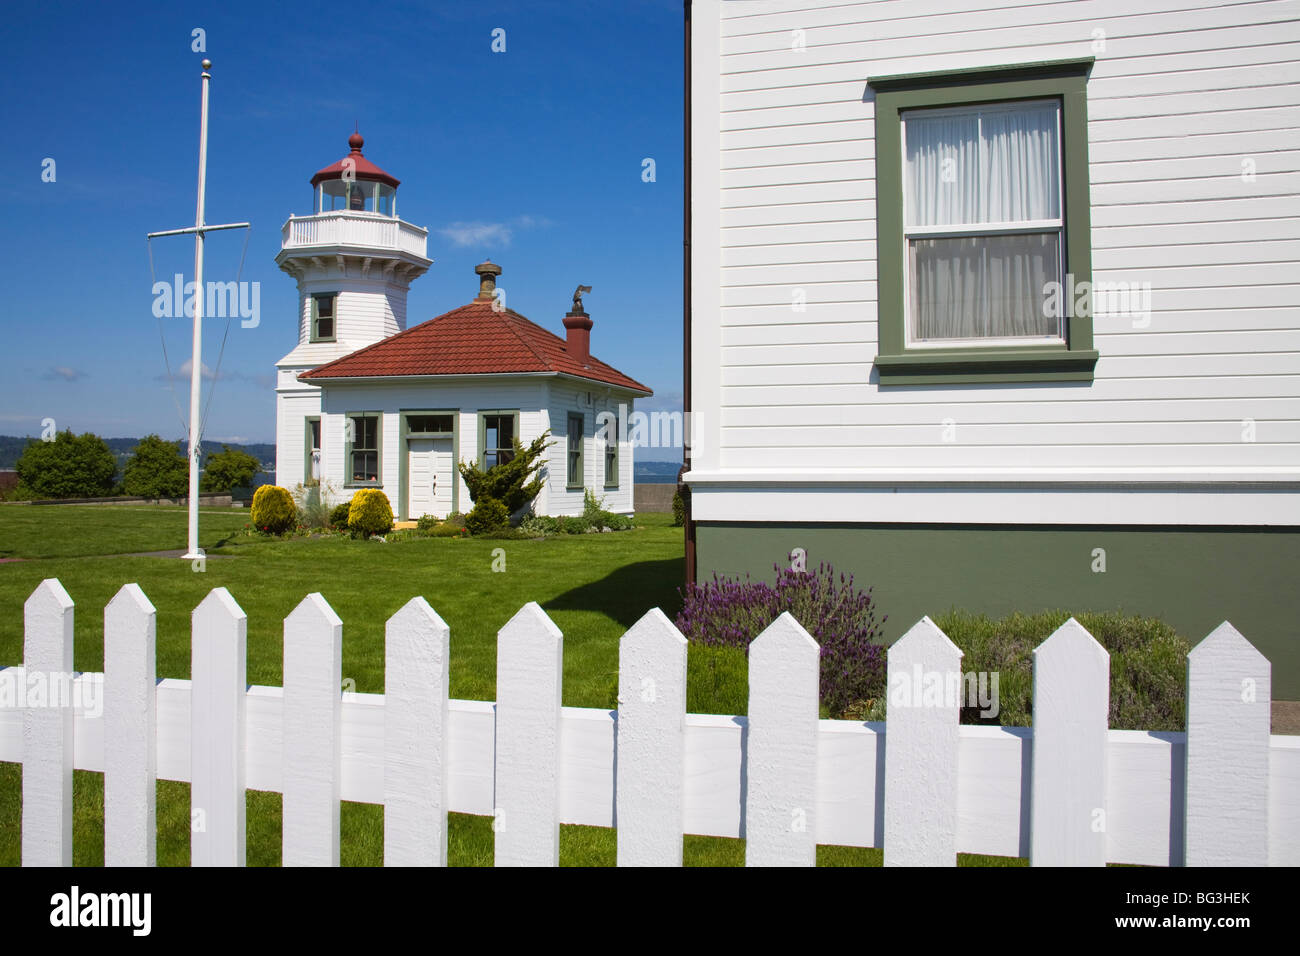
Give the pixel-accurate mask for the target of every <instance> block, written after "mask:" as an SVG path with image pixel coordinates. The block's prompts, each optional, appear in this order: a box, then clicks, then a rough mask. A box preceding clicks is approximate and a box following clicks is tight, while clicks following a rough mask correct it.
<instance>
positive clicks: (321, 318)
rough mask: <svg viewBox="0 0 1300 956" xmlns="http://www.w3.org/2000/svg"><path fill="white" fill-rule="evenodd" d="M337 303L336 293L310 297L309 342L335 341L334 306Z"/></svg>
mask: <svg viewBox="0 0 1300 956" xmlns="http://www.w3.org/2000/svg"><path fill="white" fill-rule="evenodd" d="M337 301H338V293H337V292H328V293H322V294H319V295H313V296H312V297H311V340H312V341H313V342H333V341H335V335H334V305H335V303H336V302H337Z"/></svg>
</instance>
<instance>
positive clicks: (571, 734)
mask: <svg viewBox="0 0 1300 956" xmlns="http://www.w3.org/2000/svg"><path fill="white" fill-rule="evenodd" d="M74 610H75V609H74V605H73V601H72V599H71V598H70V597H69V596H68V594H67V592H66V591H65V590H64V588H63V586H62V585H61V584H60V583H59V582H58V581H57V580H56V579H48V580H46V581H44V582H42V584H41V585H40V586H38V587H37V588H36V589H35V590H34V591H33V592H32V593H31V595H30V596H29V597H28V599H27V601H26V603H25V605H24V662H23V665H22V666H19V667H0V761H19V762H21V763H22V764H23V772H22V798H23V804H22V821H21V822H22V835H21V838H20V839H21V854H22V855H21V860H22V863H23V865H24V866H32V865H70V864H71V862H72V856H73V854H72V849H73V848H72V823H73V814H72V809H73V808H72V780H73V768H74V767H75V768H77V769H80V770H87V771H92V772H99V771H102V772H103V774H104V814H103V817H104V837H105V862H106V863H107V864H108V865H110V866H122V865H149V864H153V863H155V862H156V850H155V845H156V842H157V819H156V817H157V810H156V806H155V804H154V793H155V792H156V791H155V787H156V779H157V777H158V776H159V775H160V774H161V775H162V776H164V777H166V778H167V779H169V780H179V781H185V780H188V781H189V782H190V784H191V808H192V811H193V819H192V826H191V831H192V832H191V862H192V864H193V865H194V866H214V865H221V866H234V865H243V864H244V862H245V859H246V854H245V840H246V833H245V819H244V818H245V800H246V792H245V784H246V782H247V783H249V784H251V785H252V786H254V787H256V788H258V789H264V790H269V791H276V792H280V793H282V794H283V832H284V843H283V862H284V864H285V865H287V866H293V865H324V864H333V865H337V864H338V863H339V857H340V833H339V810H340V806H339V801H340V798H341V797H345V798H346V799H348V800H358V801H362V802H366V803H373V804H377V805H381V806H383V807H384V814H385V827H384V834H385V843H384V861H385V863H386V864H388V865H431V864H432V865H445V864H446V861H447V825H446V824H447V819H446V814H447V813H448V811H450V810H453V809H454V810H456V811H457V812H461V813H473V814H488V813H492V814H493V815H494V817H495V819H494V821H493V830H494V831H495V834H496V837H495V840H496V849H495V854H496V863H497V864H498V865H503V866H504V865H530V866H554V865H556V864H558V862H559V834H560V820H561V819H563V820H565V821H566V822H569V823H574V824H583V825H589V826H603V827H608V826H611V825H613V826H615V827H616V828H617V835H616V840H617V844H618V864H619V865H620V866H633V865H681V863H682V855H683V854H682V849H683V848H682V838H683V833H693V834H695V833H698V834H705V835H710V836H723V837H737V836H739V837H742V838H744V839H745V840H746V864H747V865H750V866H757V865H774V864H775V865H796V864H797V865H812V864H814V863H815V862H816V842H817V840H818V839H820V840H822V842H825V843H830V844H843V845H849V846H877V847H883V849H884V860H885V863H886V865H889V866H897V865H943V866H951V865H953V863H955V861H956V855H957V851H958V849H960V850H961V851H962V852H966V853H994V854H998V855H1002V854H1012V855H1021V856H1025V855H1028V856H1029V857H1030V860H1031V863H1032V864H1034V865H1038V866H1042V865H1073V866H1077V865H1100V864H1103V863H1105V862H1107V861H1111V862H1117V863H1135V864H1141V865H1165V864H1174V865H1178V864H1183V865H1223V864H1229V865H1266V864H1273V865H1285V864H1286V863H1288V862H1289V861H1290V860H1291V858H1292V857H1293V856H1294V855H1295V854H1294V851H1293V849H1292V847H1293V846H1294V845H1295V843H1296V840H1295V839H1294V837H1295V834H1296V832H1297V831H1298V827H1297V824H1296V821H1297V820H1300V796H1298V792H1297V790H1296V788H1295V787H1293V786H1290V783H1291V782H1293V781H1295V780H1298V779H1300V745H1298V744H1297V743H1296V738H1293V737H1287V736H1271V735H1270V732H1269V731H1270V726H1269V724H1270V716H1271V714H1270V705H1271V699H1270V690H1271V677H1272V674H1271V666H1270V664H1269V662H1268V660H1267V659H1266V658H1265V657H1264V656H1263V655H1262V654H1260V653H1259V652H1258V651H1257V650H1256V649H1255V648H1254V647H1253V646H1251V644H1250V643H1249V642H1248V641H1247V640H1246V639H1245V638H1244V637H1243V636H1242V635H1241V634H1240V633H1238V632H1237V631H1236V629H1234V628H1233V627H1232V625H1231V624H1228V623H1226V622H1225V623H1224V624H1223V625H1221V626H1220V627H1218V628H1216V629H1215V630H1214V632H1213V633H1212V634H1210V635H1209V636H1208V637H1207V638H1206V639H1205V640H1204V641H1202V642H1201V643H1200V644H1199V645H1197V647H1196V648H1194V649H1193V650H1192V651H1191V652H1190V653H1189V654H1188V655H1187V703H1186V708H1187V710H1186V715H1187V731H1186V733H1157V732H1148V731H1135V730H1110V729H1109V728H1108V727H1107V711H1108V709H1109V708H1108V702H1109V657H1108V655H1107V654H1106V651H1105V649H1104V648H1102V647H1101V646H1100V645H1099V644H1098V643H1097V642H1096V641H1094V640H1093V639H1092V637H1091V636H1090V635H1089V634H1088V633H1087V631H1086V630H1084V629H1083V628H1082V627H1081V626H1080V625H1079V623H1078V622H1077V621H1075V620H1074V619H1073V618H1072V619H1070V620H1069V621H1067V622H1066V623H1065V624H1064V625H1062V627H1060V628H1059V629H1058V630H1057V631H1056V632H1055V633H1054V634H1052V635H1051V637H1049V638H1048V639H1047V640H1046V641H1044V642H1043V643H1042V644H1041V645H1040V646H1039V647H1037V648H1036V649H1035V650H1034V714H1035V719H1034V727H1033V728H1031V729H1026V728H1015V727H961V726H959V717H960V708H961V706H962V699H961V698H962V695H963V692H965V693H966V694H969V693H970V691H971V690H973V689H976V688H978V690H979V695H978V696H979V697H980V699H981V705H982V706H983V705H984V704H986V703H987V699H986V697H985V694H984V685H983V683H976V688H972V687H971V683H972V681H971V678H973V677H975V676H976V675H970V674H967V675H963V674H962V673H961V670H960V668H961V660H962V653H961V651H960V650H959V649H958V648H957V647H955V646H954V645H953V644H952V642H951V641H949V640H948V638H947V637H946V636H945V635H944V634H943V632H942V631H941V630H939V628H938V627H936V626H935V624H934V623H933V622H932V621H931V620H930V619H929V618H922V619H921V621H919V622H918V623H917V624H916V625H915V626H914V627H913V628H912V629H911V630H909V631H908V632H907V634H906V635H905V636H904V637H903V638H902V639H901V640H899V641H898V642H896V643H895V644H894V646H893V647H892V648H891V649H890V651H889V655H888V667H887V680H888V687H887V691H886V692H887V693H888V695H889V712H888V719H887V724H872V725H863V724H862V723H860V722H854V721H818V720H817V702H818V694H817V690H818V684H819V670H820V663H821V662H820V657H819V651H820V649H819V648H818V646H817V644H816V642H815V641H813V639H812V638H811V637H810V636H809V635H808V633H807V632H806V631H804V629H803V628H801V627H800V626H799V625H798V623H797V622H796V621H795V620H794V618H792V617H791V616H790V615H788V614H785V615H782V616H781V618H779V619H778V620H777V621H775V622H773V624H772V625H771V626H770V627H769V628H768V629H767V630H766V631H764V633H763V634H762V635H760V637H759V638H758V639H757V640H756V641H754V642H753V644H752V645H751V648H750V667H749V674H750V683H749V716H748V717H735V716H725V715H702V714H688V713H686V673H687V644H686V641H685V639H684V638H683V637H682V636H681V634H680V632H678V631H677V629H676V628H675V627H674V626H673V625H672V623H671V622H670V621H669V620H668V619H667V618H666V617H664V615H663V614H662V612H661V611H659V610H658V609H655V610H652V611H650V612H648V613H647V614H646V615H644V616H643V617H642V618H641V619H640V620H639V621H638V622H637V623H636V624H635V625H634V626H633V627H632V628H630V629H629V630H628V631H627V632H626V633H625V634H624V635H623V637H622V639H621V641H620V645H619V709H618V710H617V711H615V712H613V713H611V712H610V711H609V710H607V709H603V708H597V709H590V708H565V707H561V706H560V704H561V690H562V675H563V635H562V634H561V632H560V631H559V629H558V628H557V627H556V626H555V624H554V623H553V622H552V621H551V620H550V618H548V617H547V616H546V614H545V613H544V612H543V611H542V609H541V608H540V607H538V605H537V604H535V603H530V604H528V605H526V606H525V607H523V608H521V609H520V610H519V612H518V613H516V614H515V616H514V617H513V618H511V620H510V621H509V622H508V623H507V624H506V625H505V626H504V627H503V628H502V629H501V631H500V632H499V635H498V654H497V693H498V701H497V702H496V703H492V702H486V701H460V700H449V699H448V673H449V669H448V661H449V645H450V631H449V628H448V627H447V625H446V623H445V622H443V621H442V619H441V618H440V617H439V616H438V615H437V614H436V613H435V612H434V610H433V609H432V608H431V607H430V606H429V605H428V604H427V603H426V602H425V601H424V600H423V599H422V598H415V599H413V600H411V601H409V602H408V603H407V604H406V605H405V606H404V607H403V608H402V609H401V610H400V611H398V612H397V613H396V614H394V615H393V616H392V617H391V618H390V619H389V620H388V622H387V624H386V629H385V634H386V647H385V661H384V667H385V675H386V676H385V683H386V686H387V690H386V693H385V694H383V695H378V694H344V693H342V689H341V684H342V640H343V635H342V622H341V621H340V620H339V618H338V616H337V615H336V614H335V613H334V612H333V610H332V609H331V608H330V606H329V605H328V604H327V603H326V602H325V600H324V598H323V597H321V595H319V594H312V595H309V596H308V597H307V598H305V599H304V600H303V601H302V602H301V603H300V604H299V605H298V606H297V608H295V609H294V611H293V613H291V614H290V615H289V616H288V617H287V618H286V619H285V621H284V635H285V637H284V681H283V685H284V686H283V687H249V686H248V684H247V681H246V653H247V652H246V647H247V642H246V637H247V618H246V616H245V615H244V612H243V611H242V610H241V609H240V607H239V605H238V604H237V603H236V602H235V600H234V598H233V597H231V595H230V594H229V592H227V591H226V590H225V589H224V588H215V589H213V590H212V591H211V592H210V593H209V594H208V595H207V596H206V597H205V598H204V600H203V601H202V603H200V604H199V605H198V606H197V607H196V608H195V609H194V611H193V617H192V627H193V633H192V641H191V654H192V657H191V674H192V679H191V680H188V681H186V680H164V681H161V682H157V681H156V679H155V671H156V663H155V651H156V618H157V615H156V611H155V609H154V607H153V605H152V604H151V603H150V601H149V599H148V598H147V597H146V595H145V594H144V592H143V591H141V590H140V588H139V587H138V586H137V585H135V584H128V585H125V586H123V587H122V588H121V589H120V590H119V591H118V592H117V594H116V595H115V596H114V597H113V599H112V601H110V602H109V603H108V605H107V606H106V607H105V609H104V659H105V671H106V673H105V674H83V675H81V676H80V677H77V678H76V679H73V671H72V664H73V619H74ZM94 694H100V695H102V696H100V697H99V698H96V697H94V696H88V695H94ZM101 702H102V704H103V711H102V712H103V719H102V720H100V719H97V714H98V713H99V710H98V704H99V703H101ZM959 756H960V759H959ZM959 810H960V815H959Z"/></svg>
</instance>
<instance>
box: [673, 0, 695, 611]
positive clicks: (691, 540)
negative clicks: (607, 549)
mask: <svg viewBox="0 0 1300 956" xmlns="http://www.w3.org/2000/svg"><path fill="white" fill-rule="evenodd" d="M682 5H683V8H684V12H685V24H686V37H685V45H684V50H685V56H684V61H685V62H684V66H685V72H684V81H683V84H682V87H683V91H682V92H683V99H684V101H685V103H684V108H683V110H682V115H683V117H684V119H683V123H684V127H683V137H682V151H683V154H684V156H685V164H684V165H685V169H684V173H685V189H684V190H683V197H682V199H683V202H682V410H683V412H684V413H685V414H684V415H683V417H684V418H685V421H686V428H685V435H686V441H685V442H684V443H683V448H682V470H681V471H680V472H678V473H677V478H678V484H680V483H681V476H682V475H683V474H684V473H686V472H688V471H690V470H691V446H690V440H691V424H690V423H691V0H683V4H682ZM683 497H684V498H685V499H686V521H685V522H684V528H683V530H684V532H685V536H686V584H687V585H688V586H689V585H691V584H694V583H695V571H696V567H695V521H694V520H693V519H692V517H691V499H690V494H689V488H688V489H687V494H685V495H683Z"/></svg>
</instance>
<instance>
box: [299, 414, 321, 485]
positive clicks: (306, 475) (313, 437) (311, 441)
mask: <svg viewBox="0 0 1300 956" xmlns="http://www.w3.org/2000/svg"><path fill="white" fill-rule="evenodd" d="M313 425H315V426H316V427H315V428H314V429H313V428H312V426H313ZM302 431H303V436H302V438H303V444H304V445H305V446H306V447H304V448H303V463H302V483H303V484H304V485H306V486H310V485H311V484H312V482H313V480H315V481H316V482H317V483H318V484H319V471H318V473H317V474H318V477H317V478H316V479H313V478H312V476H311V459H312V453H313V452H315V453H316V454H318V455H319V454H320V452H321V445H320V441H321V424H320V416H319V415H309V416H307V417H306V418H305V419H303V428H302Z"/></svg>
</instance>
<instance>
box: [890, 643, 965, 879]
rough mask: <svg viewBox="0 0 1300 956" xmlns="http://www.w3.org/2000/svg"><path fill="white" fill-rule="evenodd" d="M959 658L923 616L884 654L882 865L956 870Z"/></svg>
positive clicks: (959, 655) (960, 653)
mask: <svg viewBox="0 0 1300 956" xmlns="http://www.w3.org/2000/svg"><path fill="white" fill-rule="evenodd" d="M961 658H962V652H961V651H960V650H959V649H958V648H957V645H956V644H954V643H953V642H952V641H950V640H949V639H948V635H946V634H944V633H943V631H941V630H939V628H938V626H937V625H936V624H935V623H934V622H933V621H931V620H930V618H929V617H923V618H921V620H920V621H918V622H917V623H916V624H914V625H912V628H911V630H909V631H908V632H907V633H906V634H904V635H903V636H902V637H901V638H899V639H898V640H897V641H895V642H894V644H893V645H892V646H891V647H890V648H889V654H888V657H887V658H886V673H887V680H888V693H889V701H888V709H887V711H886V723H885V846H884V851H885V852H884V857H885V859H884V864H885V866H955V865H956V863H957V741H958V726H959V721H960V716H961V715H960V700H958V699H956V697H955V695H954V694H953V693H952V692H951V688H953V687H956V688H957V689H958V690H960V687H961Z"/></svg>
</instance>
